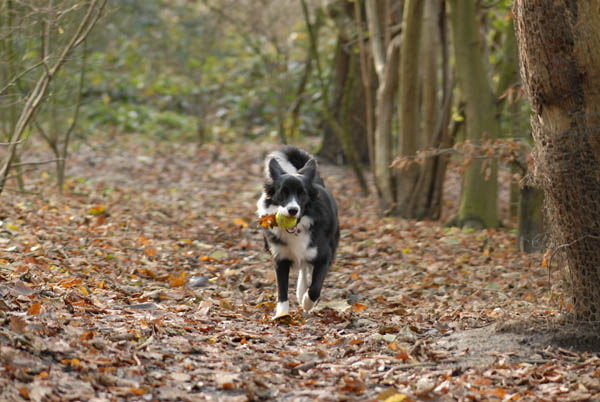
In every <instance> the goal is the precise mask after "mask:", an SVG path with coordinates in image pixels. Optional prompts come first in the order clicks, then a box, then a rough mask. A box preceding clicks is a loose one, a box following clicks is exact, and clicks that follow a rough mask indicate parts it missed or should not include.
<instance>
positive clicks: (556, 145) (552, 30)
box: [513, 0, 600, 323]
mask: <svg viewBox="0 0 600 402" xmlns="http://www.w3.org/2000/svg"><path fill="white" fill-rule="evenodd" d="M513 12H514V15H515V25H516V30H517V35H518V42H519V54H520V59H521V77H522V79H523V82H524V84H525V88H526V91H527V93H528V95H529V99H530V101H531V105H532V109H533V112H534V113H535V115H534V116H533V117H532V119H531V123H532V129H533V137H534V141H535V149H534V160H535V178H536V180H537V182H538V184H540V185H541V187H542V188H543V189H544V192H545V197H546V201H545V205H546V213H547V217H548V223H549V224H550V226H551V232H552V233H551V234H552V247H553V248H555V249H557V248H559V247H560V250H562V251H564V254H565V257H566V262H567V267H566V268H567V269H566V279H567V283H568V285H570V286H569V289H570V291H571V295H572V304H573V306H574V312H575V316H576V318H577V319H581V320H588V321H594V322H596V323H597V322H599V321H600V201H599V200H600V178H599V173H598V172H600V110H599V105H600V73H599V70H598V66H600V47H599V46H598V43H600V13H598V2H597V1H596V0H579V1H569V0H562V1H561V0H527V1H525V0H516V2H515V4H514V7H513Z"/></svg>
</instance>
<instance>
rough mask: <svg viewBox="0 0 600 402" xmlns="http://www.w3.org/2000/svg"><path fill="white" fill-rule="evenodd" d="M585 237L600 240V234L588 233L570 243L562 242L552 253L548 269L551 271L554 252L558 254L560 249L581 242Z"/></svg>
mask: <svg viewBox="0 0 600 402" xmlns="http://www.w3.org/2000/svg"><path fill="white" fill-rule="evenodd" d="M584 239H594V240H600V236H594V235H589V234H588V235H585V236H581V237H580V238H578V239H575V240H573V241H571V242H569V243H566V244H561V245H560V246H556V247H555V248H554V249H553V250H552V252H551V253H550V256H549V257H548V271H550V266H551V265H552V257H554V254H556V253H557V252H558V251H559V250H562V249H563V248H566V247H571V246H572V245H573V244H575V243H577V242H580V241H581V240H584Z"/></svg>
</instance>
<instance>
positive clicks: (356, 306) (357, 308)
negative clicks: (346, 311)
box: [352, 302, 367, 313]
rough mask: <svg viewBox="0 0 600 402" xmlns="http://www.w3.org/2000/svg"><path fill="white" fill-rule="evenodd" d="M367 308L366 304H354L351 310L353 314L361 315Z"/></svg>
mask: <svg viewBox="0 0 600 402" xmlns="http://www.w3.org/2000/svg"><path fill="white" fill-rule="evenodd" d="M366 308H367V305H366V304H360V303H358V302H356V303H354V304H353V305H352V309H353V310H354V312H355V313H362V312H363V311H365V310H366Z"/></svg>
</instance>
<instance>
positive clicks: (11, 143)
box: [0, 140, 23, 147]
mask: <svg viewBox="0 0 600 402" xmlns="http://www.w3.org/2000/svg"><path fill="white" fill-rule="evenodd" d="M22 142H23V140H19V141H17V142H0V146H4V147H7V146H10V145H15V144H20V143H22Z"/></svg>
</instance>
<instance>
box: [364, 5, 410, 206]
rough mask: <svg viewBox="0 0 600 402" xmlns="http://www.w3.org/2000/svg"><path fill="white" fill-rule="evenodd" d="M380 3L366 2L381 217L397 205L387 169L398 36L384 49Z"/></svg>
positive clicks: (395, 81)
mask: <svg viewBox="0 0 600 402" xmlns="http://www.w3.org/2000/svg"><path fill="white" fill-rule="evenodd" d="M383 6H384V5H383V4H382V2H377V1H376V0H366V3H365V8H366V11H367V13H366V14H367V23H368V26H369V38H370V45H371V51H372V53H373V61H374V64H375V71H376V73H377V76H378V78H379V86H378V87H377V95H376V99H375V135H374V144H373V154H374V161H373V177H374V179H375V187H376V188H377V193H378V195H379V206H380V209H381V211H382V212H383V213H384V214H388V213H390V212H392V211H393V209H394V208H395V205H396V194H395V190H394V188H395V187H394V184H395V183H394V175H393V174H392V170H391V169H390V164H391V163H392V155H393V143H392V126H393V121H394V95H395V94H396V89H397V87H398V81H399V74H398V66H399V61H400V44H401V37H400V35H398V36H396V37H395V38H393V39H391V40H390V42H389V44H388V46H387V50H386V47H385V40H384V38H385V36H386V34H385V32H384V31H385V22H384V21H385V20H384V18H385V14H386V13H383V12H381V7H383Z"/></svg>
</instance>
